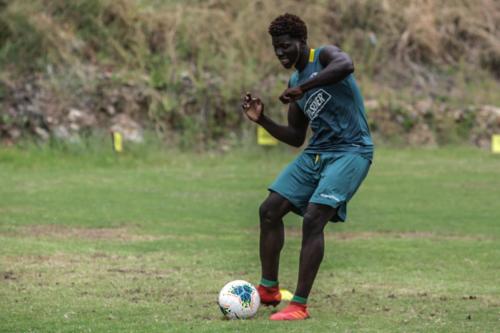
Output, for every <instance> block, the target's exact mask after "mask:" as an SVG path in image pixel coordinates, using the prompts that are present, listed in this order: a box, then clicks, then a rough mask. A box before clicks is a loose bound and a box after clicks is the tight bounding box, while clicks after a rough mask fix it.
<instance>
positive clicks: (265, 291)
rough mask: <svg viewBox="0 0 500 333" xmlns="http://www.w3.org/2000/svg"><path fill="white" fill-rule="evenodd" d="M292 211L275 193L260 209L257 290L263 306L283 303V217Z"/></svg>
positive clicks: (282, 198)
mask: <svg viewBox="0 0 500 333" xmlns="http://www.w3.org/2000/svg"><path fill="white" fill-rule="evenodd" d="M291 209H292V204H291V203H290V202H289V201H288V200H287V199H285V198H284V197H282V196H281V195H280V194H278V193H275V192H271V193H270V194H269V196H268V197H267V199H266V200H265V201H264V202H263V203H262V205H261V206H260V209H259V216H260V245H259V252H260V262H261V267H262V279H261V281H260V284H259V286H258V287H257V290H258V292H259V296H260V301H261V303H262V304H263V305H273V306H276V305H278V304H279V303H280V302H281V293H280V289H279V284H278V269H279V261H280V252H281V249H282V248H283V244H284V241H285V230H284V226H283V216H285V215H286V214H287V213H288V212H289V211H290V210H291Z"/></svg>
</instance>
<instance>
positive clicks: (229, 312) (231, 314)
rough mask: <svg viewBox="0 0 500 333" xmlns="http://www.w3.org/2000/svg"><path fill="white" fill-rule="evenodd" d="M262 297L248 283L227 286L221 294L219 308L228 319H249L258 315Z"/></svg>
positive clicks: (241, 281)
mask: <svg viewBox="0 0 500 333" xmlns="http://www.w3.org/2000/svg"><path fill="white" fill-rule="evenodd" d="M259 305H260V297H259V293H258V292H257V289H255V287H254V286H253V285H252V284H251V283H249V282H246V281H243V280H235V281H231V282H229V283H228V284H226V285H225V286H224V287H223V288H222V290H221V291H220V293H219V308H220V310H221V311H222V313H223V314H224V316H225V317H226V318H228V319H247V318H251V317H253V316H254V315H255V313H257V309H258V308H259Z"/></svg>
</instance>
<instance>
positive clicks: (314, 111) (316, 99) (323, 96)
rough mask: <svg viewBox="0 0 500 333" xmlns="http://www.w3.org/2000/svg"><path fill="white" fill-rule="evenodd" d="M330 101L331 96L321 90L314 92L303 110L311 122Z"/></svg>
mask: <svg viewBox="0 0 500 333" xmlns="http://www.w3.org/2000/svg"><path fill="white" fill-rule="evenodd" d="M330 99H332V95H330V94H329V93H327V92H326V91H325V90H323V89H319V90H317V91H315V92H314V94H312V95H311V96H309V98H308V99H307V101H306V105H305V107H304V110H305V111H306V114H307V116H308V117H309V119H310V120H313V119H314V118H316V117H317V116H318V114H319V113H320V111H321V110H323V108H324V107H325V105H326V103H328V101H330Z"/></svg>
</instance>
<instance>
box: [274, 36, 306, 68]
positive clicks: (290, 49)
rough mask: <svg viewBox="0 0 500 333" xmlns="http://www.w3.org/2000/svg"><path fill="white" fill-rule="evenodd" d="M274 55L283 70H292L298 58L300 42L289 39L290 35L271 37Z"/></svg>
mask: <svg viewBox="0 0 500 333" xmlns="http://www.w3.org/2000/svg"><path fill="white" fill-rule="evenodd" d="M272 41H273V47H274V53H275V54H276V57H278V59H279V61H280V62H281V65H283V67H285V68H287V69H288V68H292V66H293V65H295V64H296V63H297V61H298V60H299V56H300V40H298V39H296V38H292V37H290V35H281V36H272Z"/></svg>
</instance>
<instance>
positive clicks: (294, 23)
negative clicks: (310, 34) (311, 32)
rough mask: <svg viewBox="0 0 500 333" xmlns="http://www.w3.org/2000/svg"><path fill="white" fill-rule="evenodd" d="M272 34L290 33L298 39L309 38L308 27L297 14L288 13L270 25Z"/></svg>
mask: <svg viewBox="0 0 500 333" xmlns="http://www.w3.org/2000/svg"><path fill="white" fill-rule="evenodd" d="M268 31H269V34H270V35H271V36H274V37H276V36H281V35H290V37H293V38H298V39H304V40H305V39H307V27H306V24H305V23H304V21H302V19H301V18H300V17H298V16H297V15H293V14H289V13H286V14H284V15H280V16H278V17H277V18H275V19H274V20H273V21H272V22H271V24H270V25H269V30H268Z"/></svg>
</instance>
